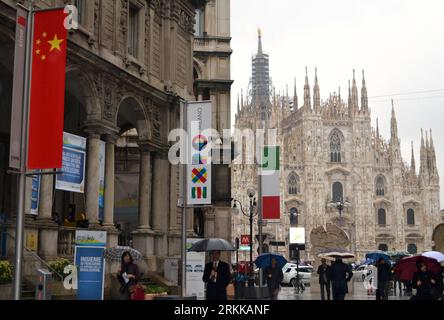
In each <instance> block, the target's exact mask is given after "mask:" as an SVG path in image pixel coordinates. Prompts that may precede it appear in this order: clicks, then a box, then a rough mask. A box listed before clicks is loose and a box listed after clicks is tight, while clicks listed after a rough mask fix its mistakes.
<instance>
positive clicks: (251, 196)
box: [232, 189, 258, 286]
mask: <svg viewBox="0 0 444 320" xmlns="http://www.w3.org/2000/svg"><path fill="white" fill-rule="evenodd" d="M247 194H248V198H249V201H250V206H249V208H248V212H246V211H245V210H244V208H243V206H242V203H241V202H240V201H239V200H236V199H232V201H233V207H232V210H233V213H234V214H238V213H239V209H238V208H237V205H236V204H239V208H240V211H241V212H242V214H243V215H244V216H246V217H249V220H250V266H249V271H250V272H249V273H250V278H251V275H252V273H253V218H254V217H255V216H256V215H257V214H258V210H257V204H256V198H255V194H256V192H255V191H254V190H253V189H248V191H247ZM253 285H254V282H253ZM249 286H252V283H251V282H250V281H249Z"/></svg>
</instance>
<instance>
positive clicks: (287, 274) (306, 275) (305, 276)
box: [282, 263, 313, 286]
mask: <svg viewBox="0 0 444 320" xmlns="http://www.w3.org/2000/svg"><path fill="white" fill-rule="evenodd" d="M282 272H283V273H284V279H283V280H282V283H283V284H287V285H292V286H294V285H295V284H296V276H297V273H298V270H297V267H296V265H294V266H293V264H292V263H291V264H287V265H286V266H284V268H283V269H282ZM312 273H313V267H312V266H299V277H300V279H301V280H302V283H303V284H304V285H305V286H309V285H310V280H311V274H312Z"/></svg>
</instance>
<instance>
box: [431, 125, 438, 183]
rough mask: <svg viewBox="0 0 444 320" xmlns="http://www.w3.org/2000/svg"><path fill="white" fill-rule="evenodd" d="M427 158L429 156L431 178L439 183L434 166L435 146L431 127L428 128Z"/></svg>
mask: <svg viewBox="0 0 444 320" xmlns="http://www.w3.org/2000/svg"><path fill="white" fill-rule="evenodd" d="M429 158H430V168H429V170H430V174H431V177H432V179H434V180H436V181H435V183H439V178H438V169H437V167H436V153H435V146H434V145H433V137H432V129H430V151H429Z"/></svg>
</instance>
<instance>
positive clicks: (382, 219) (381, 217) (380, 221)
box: [378, 208, 387, 226]
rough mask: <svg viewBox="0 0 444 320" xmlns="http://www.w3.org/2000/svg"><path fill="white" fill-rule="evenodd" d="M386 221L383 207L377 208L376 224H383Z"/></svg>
mask: <svg viewBox="0 0 444 320" xmlns="http://www.w3.org/2000/svg"><path fill="white" fill-rule="evenodd" d="M386 223H387V220H386V215H385V209H384V208H379V209H378V224H379V225H382V226H385V225H386Z"/></svg>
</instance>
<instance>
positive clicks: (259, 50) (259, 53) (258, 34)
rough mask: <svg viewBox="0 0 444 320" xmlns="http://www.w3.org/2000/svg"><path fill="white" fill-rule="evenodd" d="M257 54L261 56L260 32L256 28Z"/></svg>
mask: <svg viewBox="0 0 444 320" xmlns="http://www.w3.org/2000/svg"><path fill="white" fill-rule="evenodd" d="M257 54H258V55H262V31H261V29H260V28H259V27H258V28H257Z"/></svg>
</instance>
